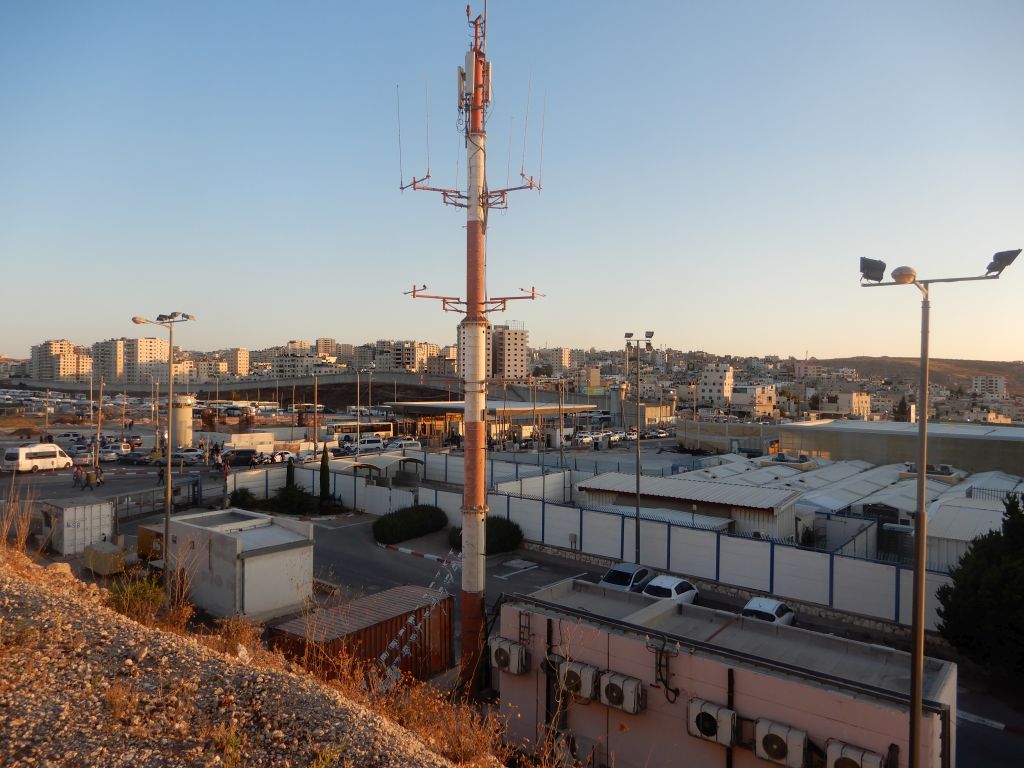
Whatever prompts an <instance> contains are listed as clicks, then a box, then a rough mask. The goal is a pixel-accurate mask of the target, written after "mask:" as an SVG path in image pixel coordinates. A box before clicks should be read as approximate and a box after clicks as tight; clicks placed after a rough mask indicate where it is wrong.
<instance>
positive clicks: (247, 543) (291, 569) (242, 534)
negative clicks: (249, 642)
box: [169, 508, 313, 620]
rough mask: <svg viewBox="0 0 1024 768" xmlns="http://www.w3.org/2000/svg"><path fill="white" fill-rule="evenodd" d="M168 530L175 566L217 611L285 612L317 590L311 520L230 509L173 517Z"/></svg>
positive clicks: (199, 598) (200, 600)
mask: <svg viewBox="0 0 1024 768" xmlns="http://www.w3.org/2000/svg"><path fill="white" fill-rule="evenodd" d="M170 534H171V545H170V547H169V550H170V554H171V567H172V568H173V569H175V570H176V569H178V568H183V569H185V570H186V571H187V572H188V574H189V576H190V578H191V588H190V597H191V599H192V602H193V603H195V604H196V605H197V606H198V607H200V608H202V609H203V610H205V611H207V612H209V613H210V614H212V615H214V616H221V617H223V616H235V615H239V614H241V615H244V616H249V617H253V618H257V619H261V620H262V619H268V618H272V617H275V616H282V615H285V614H288V613H292V612H294V611H297V610H300V609H301V608H302V605H303V602H304V601H305V600H307V599H308V598H309V597H311V596H312V594H313V524H312V523H309V522H304V521H301V520H295V519H292V518H287V517H271V516H270V515H264V514H261V513H259V512H249V511H247V510H243V509H234V508H230V509H224V510H216V511H212V512H199V513H197V514H190V515H179V516H177V517H174V518H172V519H171V522H170Z"/></svg>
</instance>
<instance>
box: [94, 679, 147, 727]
mask: <svg viewBox="0 0 1024 768" xmlns="http://www.w3.org/2000/svg"><path fill="white" fill-rule="evenodd" d="M103 700H104V701H105V702H106V703H107V706H108V707H110V713H111V714H112V715H113V717H114V719H115V720H119V721H121V722H130V721H131V720H132V716H133V715H134V714H135V713H136V712H138V711H139V690H138V688H136V687H135V686H134V685H132V684H131V683H125V682H122V681H120V680H115V681H114V682H113V683H111V684H110V687H109V688H107V689H106V690H105V691H103Z"/></svg>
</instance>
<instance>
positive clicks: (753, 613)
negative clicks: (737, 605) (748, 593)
mask: <svg viewBox="0 0 1024 768" xmlns="http://www.w3.org/2000/svg"><path fill="white" fill-rule="evenodd" d="M740 615H742V616H743V618H745V619H757V620H758V621H767V622H769V623H770V624H790V625H792V624H795V623H796V614H795V613H793V609H792V608H790V607H789V606H788V605H786V604H785V603H784V602H782V601H781V600H776V599H774V598H771V597H752V598H750V600H748V601H747V604H746V605H745V606H743V611H742V613H741V614H740Z"/></svg>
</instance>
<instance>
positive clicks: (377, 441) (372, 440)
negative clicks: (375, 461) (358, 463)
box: [356, 437, 384, 453]
mask: <svg viewBox="0 0 1024 768" xmlns="http://www.w3.org/2000/svg"><path fill="white" fill-rule="evenodd" d="M356 446H357V448H358V449H359V452H360V453H369V452H370V451H383V450H384V439H383V438H381V437H360V438H359V442H358V443H357V444H356Z"/></svg>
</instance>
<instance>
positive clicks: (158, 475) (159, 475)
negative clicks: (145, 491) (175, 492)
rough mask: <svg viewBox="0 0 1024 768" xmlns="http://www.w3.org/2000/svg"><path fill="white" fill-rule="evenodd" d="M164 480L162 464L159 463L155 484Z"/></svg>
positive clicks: (159, 483)
mask: <svg viewBox="0 0 1024 768" xmlns="http://www.w3.org/2000/svg"><path fill="white" fill-rule="evenodd" d="M163 482H164V465H163V464H161V465H160V471H159V472H157V473H156V484H157V485H162V484H163Z"/></svg>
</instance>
